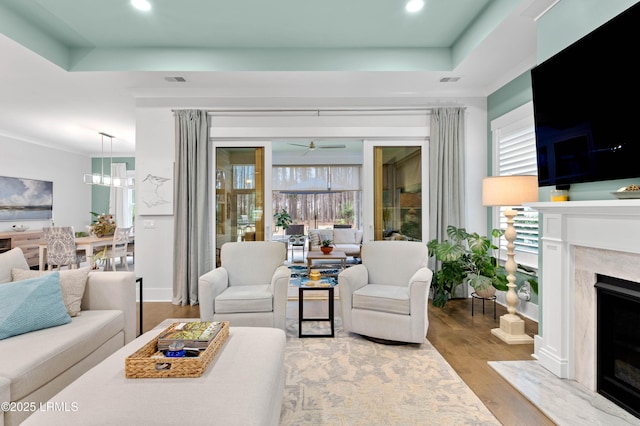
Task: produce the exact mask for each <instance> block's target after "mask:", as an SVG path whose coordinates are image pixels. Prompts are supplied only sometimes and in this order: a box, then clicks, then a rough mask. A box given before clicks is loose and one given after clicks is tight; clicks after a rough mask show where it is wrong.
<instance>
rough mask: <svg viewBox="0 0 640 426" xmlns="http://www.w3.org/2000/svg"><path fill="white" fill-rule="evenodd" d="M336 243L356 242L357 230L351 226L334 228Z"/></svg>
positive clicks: (334, 240) (334, 241)
mask: <svg viewBox="0 0 640 426" xmlns="http://www.w3.org/2000/svg"><path fill="white" fill-rule="evenodd" d="M333 243H334V244H355V243H356V230H355V229H351V228H338V229H334V230H333Z"/></svg>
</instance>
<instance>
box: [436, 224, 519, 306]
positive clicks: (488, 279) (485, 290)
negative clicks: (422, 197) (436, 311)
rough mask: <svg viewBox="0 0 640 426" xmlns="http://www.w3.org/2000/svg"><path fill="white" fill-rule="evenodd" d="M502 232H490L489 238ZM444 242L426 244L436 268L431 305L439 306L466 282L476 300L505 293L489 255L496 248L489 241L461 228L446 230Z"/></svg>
mask: <svg viewBox="0 0 640 426" xmlns="http://www.w3.org/2000/svg"><path fill="white" fill-rule="evenodd" d="M503 233H504V231H501V230H499V229H493V230H492V231H491V236H492V237H494V238H499V237H500V236H501V235H502V234H503ZM447 236H448V237H449V239H447V240H445V241H440V242H439V241H437V240H431V241H429V243H428V244H427V247H428V248H429V256H435V259H436V261H438V262H440V268H439V269H438V270H437V271H436V273H435V274H434V276H433V284H434V297H433V305H434V306H439V307H442V306H444V305H445V304H446V303H447V300H448V299H449V298H450V297H451V296H452V295H453V294H454V292H455V289H456V287H458V286H459V285H460V284H462V283H463V282H467V283H468V284H469V285H470V286H471V287H473V289H474V290H475V292H476V294H477V295H478V296H480V297H491V296H492V295H493V294H495V290H496V289H498V290H503V291H506V290H507V278H506V275H505V274H504V270H503V269H502V268H500V267H499V265H498V261H497V259H496V257H494V256H493V255H492V253H493V250H495V249H497V248H498V247H496V246H495V245H494V244H493V243H492V242H491V239H490V238H489V237H487V236H483V235H479V234H478V233H475V232H474V233H468V232H467V231H466V230H465V229H464V228H458V227H455V226H452V225H450V226H448V227H447Z"/></svg>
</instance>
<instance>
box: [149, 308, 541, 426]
mask: <svg viewBox="0 0 640 426" xmlns="http://www.w3.org/2000/svg"><path fill="white" fill-rule="evenodd" d="M305 303H306V304H305V316H306V315H307V309H308V308H307V306H309V309H310V310H311V309H314V305H315V306H317V307H318V309H320V310H321V309H322V308H323V307H326V301H307V302H305ZM338 303H339V302H336V304H338ZM297 304H298V302H297V301H295V302H289V304H288V306H287V318H297V315H298V305H297ZM475 307H476V311H475V315H474V316H473V317H472V316H471V299H455V300H450V301H449V302H448V303H447V305H446V306H445V307H444V308H442V309H440V308H435V307H433V306H431V305H429V332H428V333H427V339H428V340H429V341H430V342H431V343H432V344H433V346H434V347H435V348H436V349H437V350H438V352H440V353H441V354H442V356H443V357H444V358H445V359H446V360H447V362H448V363H449V364H450V365H451V366H452V367H453V369H454V370H455V371H456V372H457V373H458V375H459V376H460V377H461V378H462V379H463V380H464V381H465V383H466V384H467V385H468V386H469V387H470V388H471V389H472V390H473V392H475V394H476V395H478V397H479V398H480V400H482V402H483V403H484V404H485V405H486V406H487V408H489V410H491V412H492V413H493V414H494V415H495V416H496V417H497V418H498V420H499V421H500V422H501V423H502V424H504V425H518V426H527V425H531V426H534V425H535V426H540V425H554V423H553V422H552V421H551V420H550V419H549V418H548V417H546V416H545V415H544V414H543V413H542V412H541V411H540V410H538V409H537V408H536V407H535V406H534V405H533V404H531V403H530V402H529V401H528V400H527V399H526V398H525V397H524V396H522V395H521V394H520V393H519V392H518V391H517V390H515V389H514V388H513V387H511V385H509V384H508V383H507V382H506V381H504V380H503V379H502V377H500V376H499V375H498V373H496V372H495V371H494V370H493V369H492V368H491V367H489V365H488V364H487V361H506V360H531V359H533V358H531V354H532V353H533V344H531V345H507V344H506V343H503V342H502V341H501V340H500V339H498V338H497V337H495V336H493V335H492V334H491V331H490V330H491V329H492V328H496V327H499V324H500V315H503V314H505V313H506V308H504V307H503V306H500V305H497V312H496V313H497V315H496V320H494V319H493V305H492V304H489V303H487V304H486V305H485V314H484V315H483V314H482V308H481V304H480V302H479V301H476V306H475ZM309 313H310V314H312V311H311V312H309ZM336 315H339V305H338V306H336ZM198 316H199V308H198V306H175V305H172V304H171V303H168V302H145V303H144V323H143V328H144V331H148V330H150V329H152V328H153V327H155V326H156V325H157V324H158V323H160V322H161V321H162V320H164V319H166V318H197V317H198ZM525 332H526V333H527V334H529V335H534V334H537V332H538V326H537V324H536V323H535V322H533V321H530V320H526V319H525Z"/></svg>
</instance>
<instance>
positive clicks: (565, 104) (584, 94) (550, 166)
mask: <svg viewBox="0 0 640 426" xmlns="http://www.w3.org/2000/svg"><path fill="white" fill-rule="evenodd" d="M639 32H640V3H638V4H636V5H634V6H632V7H631V8H629V9H627V10H626V11H624V12H623V13H621V14H620V15H618V16H616V17H615V18H613V19H612V20H610V21H609V22H607V23H605V24H604V25H602V26H601V27H599V28H597V29H596V30H594V31H593V32H591V33H589V34H588V35H586V36H585V37H583V38H581V39H580V40H578V41H577V42H575V43H574V44H572V45H570V46H568V47H567V48H565V49H564V50H562V51H561V52H559V53H557V54H556V55H554V56H553V57H551V58H549V59H548V60H546V61H544V62H543V63H541V64H540V65H538V66H536V67H535V68H533V69H532V70H531V79H532V88H533V107H534V117H535V130H536V148H537V157H538V182H539V185H540V186H549V185H564V184H571V183H578V182H594V181H603V180H611V179H623V178H631V177H638V176H640V132H639V130H638V129H639V126H638V123H639V122H640V114H639V113H638V109H637V108H635V107H634V106H633V104H635V102H637V101H638V99H640V77H638V72H637V65H636V61H637V58H636V57H637V55H636V42H637V40H638V37H639Z"/></svg>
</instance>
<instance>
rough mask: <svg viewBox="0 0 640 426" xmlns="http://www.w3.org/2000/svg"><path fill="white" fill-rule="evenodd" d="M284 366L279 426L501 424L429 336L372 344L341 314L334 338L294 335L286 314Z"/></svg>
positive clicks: (294, 326)
mask: <svg viewBox="0 0 640 426" xmlns="http://www.w3.org/2000/svg"><path fill="white" fill-rule="evenodd" d="M318 327H325V324H324V323H318ZM285 368H286V381H285V391H284V402H283V407H282V413H281V416H280V424H281V425H302V424H305V425H349V426H351V425H499V424H500V422H498V420H497V419H496V418H495V417H494V416H493V414H491V412H490V411H489V410H488V409H487V408H486V407H485V406H484V404H482V402H481V401H480V399H478V397H477V396H476V395H475V394H474V393H473V391H471V389H470V388H469V387H468V386H467V385H466V384H465V383H464V382H463V381H462V379H461V378H460V376H458V375H457V373H456V372H455V371H454V370H453V368H451V366H450V365H449V364H448V363H447V362H446V361H445V360H444V358H442V356H441V355H440V353H438V351H437V350H436V349H435V348H434V347H433V346H432V345H431V344H430V343H429V342H427V341H425V343H424V344H423V345H383V344H379V343H374V342H371V341H369V340H366V339H364V338H363V337H361V336H358V335H355V334H351V333H345V332H344V331H343V330H342V326H341V320H340V318H336V337H335V338H298V323H297V321H295V320H287V347H286V352H285Z"/></svg>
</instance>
